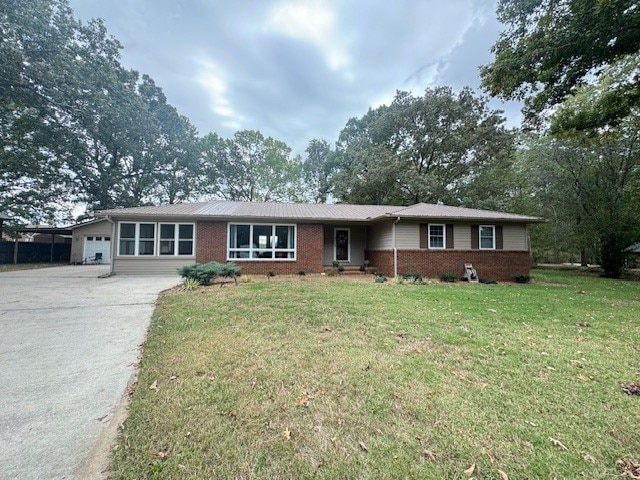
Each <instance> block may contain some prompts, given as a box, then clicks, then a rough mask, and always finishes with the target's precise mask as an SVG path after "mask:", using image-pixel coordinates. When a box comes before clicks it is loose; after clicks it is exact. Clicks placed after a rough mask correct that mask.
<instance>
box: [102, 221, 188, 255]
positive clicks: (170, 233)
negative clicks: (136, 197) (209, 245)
mask: <svg viewBox="0 0 640 480" xmlns="http://www.w3.org/2000/svg"><path fill="white" fill-rule="evenodd" d="M119 227H120V235H119V244H118V247H119V248H118V255H140V256H155V255H158V256H168V255H172V256H173V255H193V252H194V248H193V242H194V231H195V226H194V225H193V224H192V223H159V224H156V223H133V222H132V223H129V222H121V223H120V224H119ZM104 238H105V240H109V238H108V237H104ZM156 245H157V249H156Z"/></svg>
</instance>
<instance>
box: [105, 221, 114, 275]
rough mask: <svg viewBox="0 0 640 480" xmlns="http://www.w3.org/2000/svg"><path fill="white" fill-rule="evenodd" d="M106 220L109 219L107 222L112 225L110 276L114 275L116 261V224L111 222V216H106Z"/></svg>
mask: <svg viewBox="0 0 640 480" xmlns="http://www.w3.org/2000/svg"><path fill="white" fill-rule="evenodd" d="M104 218H106V219H107V222H109V223H110V224H111V254H110V257H111V258H110V260H111V263H110V267H109V275H113V264H114V262H115V261H116V258H115V257H116V256H115V254H114V253H115V249H116V222H114V221H113V220H111V216H109V215H105V216H104Z"/></svg>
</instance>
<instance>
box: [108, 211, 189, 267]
mask: <svg viewBox="0 0 640 480" xmlns="http://www.w3.org/2000/svg"><path fill="white" fill-rule="evenodd" d="M123 223H125V224H133V225H135V233H134V235H135V236H134V238H133V241H134V253H133V255H129V254H121V253H120V242H121V240H122V237H121V236H120V232H121V228H120V226H121V225H122V224H123ZM140 224H145V225H147V224H149V225H154V227H153V228H154V230H153V231H154V237H153V255H140ZM160 225H175V226H176V229H175V233H174V242H175V243H174V250H173V251H174V254H173V255H160ZM180 225H191V226H193V239H192V240H191V241H192V242H193V248H192V252H191V255H180V254H178V253H177V252H178V235H179V233H178V232H179V230H180V229H179V226H180ZM116 233H117V241H118V249H117V250H118V253H117V256H118V257H120V256H122V257H123V258H133V257H140V258H156V259H157V258H175V257H180V258H193V257H195V252H196V224H195V223H192V222H144V221H142V222H137V221H136V222H134V221H127V220H122V221H119V222H118V228H117V232H116Z"/></svg>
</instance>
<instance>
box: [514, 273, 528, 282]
mask: <svg viewBox="0 0 640 480" xmlns="http://www.w3.org/2000/svg"><path fill="white" fill-rule="evenodd" d="M512 277H513V279H514V280H515V281H516V283H529V282H530V281H531V275H529V274H527V275H522V274H521V273H519V272H516V273H514V274H513V275H512Z"/></svg>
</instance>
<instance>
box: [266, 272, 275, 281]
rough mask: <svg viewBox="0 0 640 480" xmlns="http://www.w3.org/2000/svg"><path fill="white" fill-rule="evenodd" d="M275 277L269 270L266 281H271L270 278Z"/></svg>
mask: <svg viewBox="0 0 640 480" xmlns="http://www.w3.org/2000/svg"><path fill="white" fill-rule="evenodd" d="M275 276H276V272H274V271H273V270H269V271H268V272H267V280H271V277H275Z"/></svg>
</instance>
